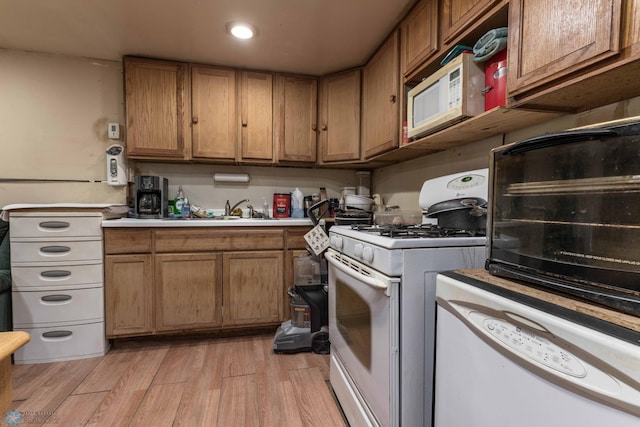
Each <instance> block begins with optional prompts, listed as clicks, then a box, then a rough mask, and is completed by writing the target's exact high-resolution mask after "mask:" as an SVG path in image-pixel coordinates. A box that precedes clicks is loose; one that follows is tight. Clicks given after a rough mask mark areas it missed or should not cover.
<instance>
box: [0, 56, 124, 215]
mask: <svg viewBox="0 0 640 427" xmlns="http://www.w3.org/2000/svg"><path fill="white" fill-rule="evenodd" d="M123 98H124V97H123V89H122V65H121V63H119V62H112V61H102V60H92V59H85V58H69V57H64V56H57V55H43V54H35V53H28V52H21V51H11V50H3V49H0V117H1V118H2V119H1V120H0V122H1V123H2V126H0V144H1V147H2V154H1V155H0V178H5V179H7V178H22V179H58V180H82V181H102V180H104V179H105V178H106V166H105V160H104V159H105V151H106V149H107V148H108V147H109V146H110V145H111V144H112V143H113V142H114V141H112V140H109V139H108V138H107V123H109V122H118V123H124V102H123ZM125 195H126V190H125V188H124V187H110V186H108V185H106V184H102V183H99V182H98V183H51V182H49V183H6V182H0V207H2V206H5V205H7V204H11V203H55V202H85V203H123V202H124V200H125Z"/></svg>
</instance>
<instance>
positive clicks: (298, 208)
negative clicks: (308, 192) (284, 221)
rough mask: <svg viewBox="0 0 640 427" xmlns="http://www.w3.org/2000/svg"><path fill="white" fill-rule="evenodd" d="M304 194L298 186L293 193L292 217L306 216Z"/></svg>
mask: <svg viewBox="0 0 640 427" xmlns="http://www.w3.org/2000/svg"><path fill="white" fill-rule="evenodd" d="M303 203H304V194H302V191H300V189H299V188H298V187H296V190H295V191H294V192H293V194H292V195H291V217H292V218H303V217H304V209H303V206H304V205H303Z"/></svg>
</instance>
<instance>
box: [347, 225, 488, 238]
mask: <svg viewBox="0 0 640 427" xmlns="http://www.w3.org/2000/svg"><path fill="white" fill-rule="evenodd" d="M351 228H352V229H353V230H357V231H364V232H367V233H377V234H379V235H380V236H385V237H391V238H394V239H411V238H422V237H476V236H484V235H485V231H484V230H462V229H456V228H446V227H440V226H439V225H434V224H417V225H364V224H352V225H351Z"/></svg>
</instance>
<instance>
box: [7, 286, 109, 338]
mask: <svg viewBox="0 0 640 427" xmlns="http://www.w3.org/2000/svg"><path fill="white" fill-rule="evenodd" d="M103 295H104V294H103V289H102V287H99V288H87V289H73V290H59V291H58V290H51V291H36V292H11V299H12V303H13V326H14V328H30V327H36V326H63V325H70V324H71V325H73V324H78V323H80V322H102V321H103V320H104V296H103Z"/></svg>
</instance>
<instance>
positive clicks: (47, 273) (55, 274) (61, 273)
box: [40, 270, 71, 277]
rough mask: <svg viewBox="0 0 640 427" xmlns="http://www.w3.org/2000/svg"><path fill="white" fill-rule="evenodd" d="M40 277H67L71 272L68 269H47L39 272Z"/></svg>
mask: <svg viewBox="0 0 640 427" xmlns="http://www.w3.org/2000/svg"><path fill="white" fill-rule="evenodd" d="M40 276H42V277H69V276H71V272H70V271H68V270H48V271H43V272H42V273H40Z"/></svg>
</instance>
